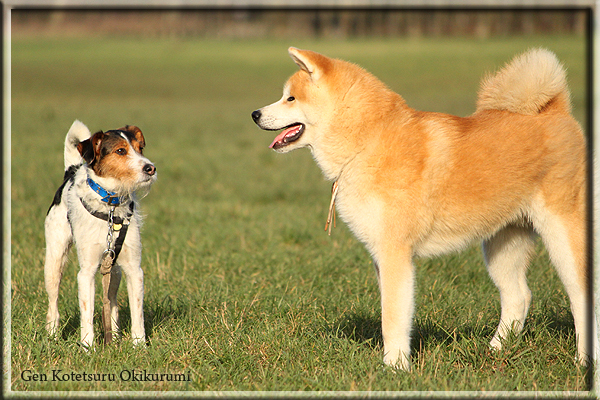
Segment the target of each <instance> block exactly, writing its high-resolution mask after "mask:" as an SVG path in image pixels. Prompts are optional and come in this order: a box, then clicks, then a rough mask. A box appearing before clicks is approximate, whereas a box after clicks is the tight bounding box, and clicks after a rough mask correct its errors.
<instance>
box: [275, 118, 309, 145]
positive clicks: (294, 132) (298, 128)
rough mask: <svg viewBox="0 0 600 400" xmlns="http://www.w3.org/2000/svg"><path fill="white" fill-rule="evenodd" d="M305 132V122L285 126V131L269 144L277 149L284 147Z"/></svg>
mask: <svg viewBox="0 0 600 400" xmlns="http://www.w3.org/2000/svg"><path fill="white" fill-rule="evenodd" d="M303 133H304V124H300V123H296V124H292V125H289V126H288V127H286V128H284V129H283V131H281V133H280V134H279V135H277V137H275V139H274V140H273V143H271V145H270V146H269V148H270V149H273V150H277V149H280V148H282V147H285V146H287V145H288V144H290V143H292V142H295V141H296V140H298V139H300V136H302V134H303Z"/></svg>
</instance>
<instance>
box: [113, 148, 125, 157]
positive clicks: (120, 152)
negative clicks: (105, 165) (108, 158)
mask: <svg viewBox="0 0 600 400" xmlns="http://www.w3.org/2000/svg"><path fill="white" fill-rule="evenodd" d="M115 153H117V154H118V155H120V156H124V155H127V149H124V148H120V149H118V150H117V151H115Z"/></svg>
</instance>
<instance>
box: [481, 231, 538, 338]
mask: <svg viewBox="0 0 600 400" xmlns="http://www.w3.org/2000/svg"><path fill="white" fill-rule="evenodd" d="M533 237H534V236H533V231H532V230H531V228H529V227H521V226H514V225H509V226H508V227H506V228H504V229H502V230H500V231H499V232H497V233H496V234H495V235H494V236H492V237H491V238H490V239H488V240H486V241H484V242H483V253H484V256H485V262H486V265H487V269H488V272H489V274H490V277H491V278H492V281H494V284H495V285H496V287H497V288H498V290H499V292H500V304H501V309H502V311H501V317H500V324H499V325H498V329H497V330H496V334H495V335H494V337H493V339H492V341H491V342H490V346H491V347H492V348H494V349H500V348H502V340H504V339H506V337H507V336H508V335H509V334H510V332H514V333H515V334H518V333H520V332H521V330H522V329H523V325H524V323H525V318H526V317H527V311H528V310H529V305H530V303H531V291H530V290H529V287H528V286H527V276H526V273H527V266H528V264H529V259H530V257H531V254H532V252H533V246H534V241H533Z"/></svg>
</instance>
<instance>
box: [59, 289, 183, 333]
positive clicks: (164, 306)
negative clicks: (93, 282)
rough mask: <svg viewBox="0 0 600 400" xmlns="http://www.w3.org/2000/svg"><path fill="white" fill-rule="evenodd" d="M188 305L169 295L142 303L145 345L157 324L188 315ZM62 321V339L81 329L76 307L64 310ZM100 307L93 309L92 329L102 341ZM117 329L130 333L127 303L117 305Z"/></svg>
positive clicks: (129, 315) (167, 322) (129, 313)
mask: <svg viewBox="0 0 600 400" xmlns="http://www.w3.org/2000/svg"><path fill="white" fill-rule="evenodd" d="M188 313H189V307H188V306H184V305H183V304H180V303H178V302H174V301H172V299H171V298H170V297H166V298H165V299H163V300H162V301H160V302H157V303H146V304H144V329H145V331H146V340H147V343H146V344H147V345H151V340H150V339H152V336H153V334H154V332H155V330H156V328H157V327H158V326H161V325H164V324H169V322H170V321H173V320H176V319H179V318H181V317H184V316H186V315H188ZM63 318H64V322H62V325H63V326H62V330H61V332H60V336H61V338H62V339H63V340H68V339H69V338H73V337H77V336H78V335H79V333H80V329H81V316H80V314H79V310H78V309H73V310H72V312H66V313H65V316H64V317H63ZM101 321H102V308H101V307H98V308H97V309H96V310H95V311H94V330H95V331H96V333H97V335H98V340H100V343H102V339H101V337H102V335H103V332H102V322H101ZM119 331H120V332H121V334H122V335H125V336H129V335H130V334H131V310H130V308H129V305H128V304H127V303H126V304H122V305H120V306H119Z"/></svg>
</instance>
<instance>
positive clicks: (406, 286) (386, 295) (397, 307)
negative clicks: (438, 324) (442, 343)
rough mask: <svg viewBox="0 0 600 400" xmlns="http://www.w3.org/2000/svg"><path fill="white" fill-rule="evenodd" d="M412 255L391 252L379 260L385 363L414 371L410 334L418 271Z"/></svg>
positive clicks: (395, 251) (402, 252)
mask: <svg viewBox="0 0 600 400" xmlns="http://www.w3.org/2000/svg"><path fill="white" fill-rule="evenodd" d="M411 258H412V257H411V254H410V252H409V251H398V250H397V249H396V250H394V251H388V252H386V253H384V254H383V255H382V256H380V257H378V260H377V265H378V267H379V288H380V291H381V324H382V332H383V344H384V350H383V352H384V356H383V362H384V363H385V364H386V365H389V366H391V367H394V368H399V369H402V370H405V371H409V370H410V332H411V329H412V320H413V314H414V268H413V264H412V259H411Z"/></svg>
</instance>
